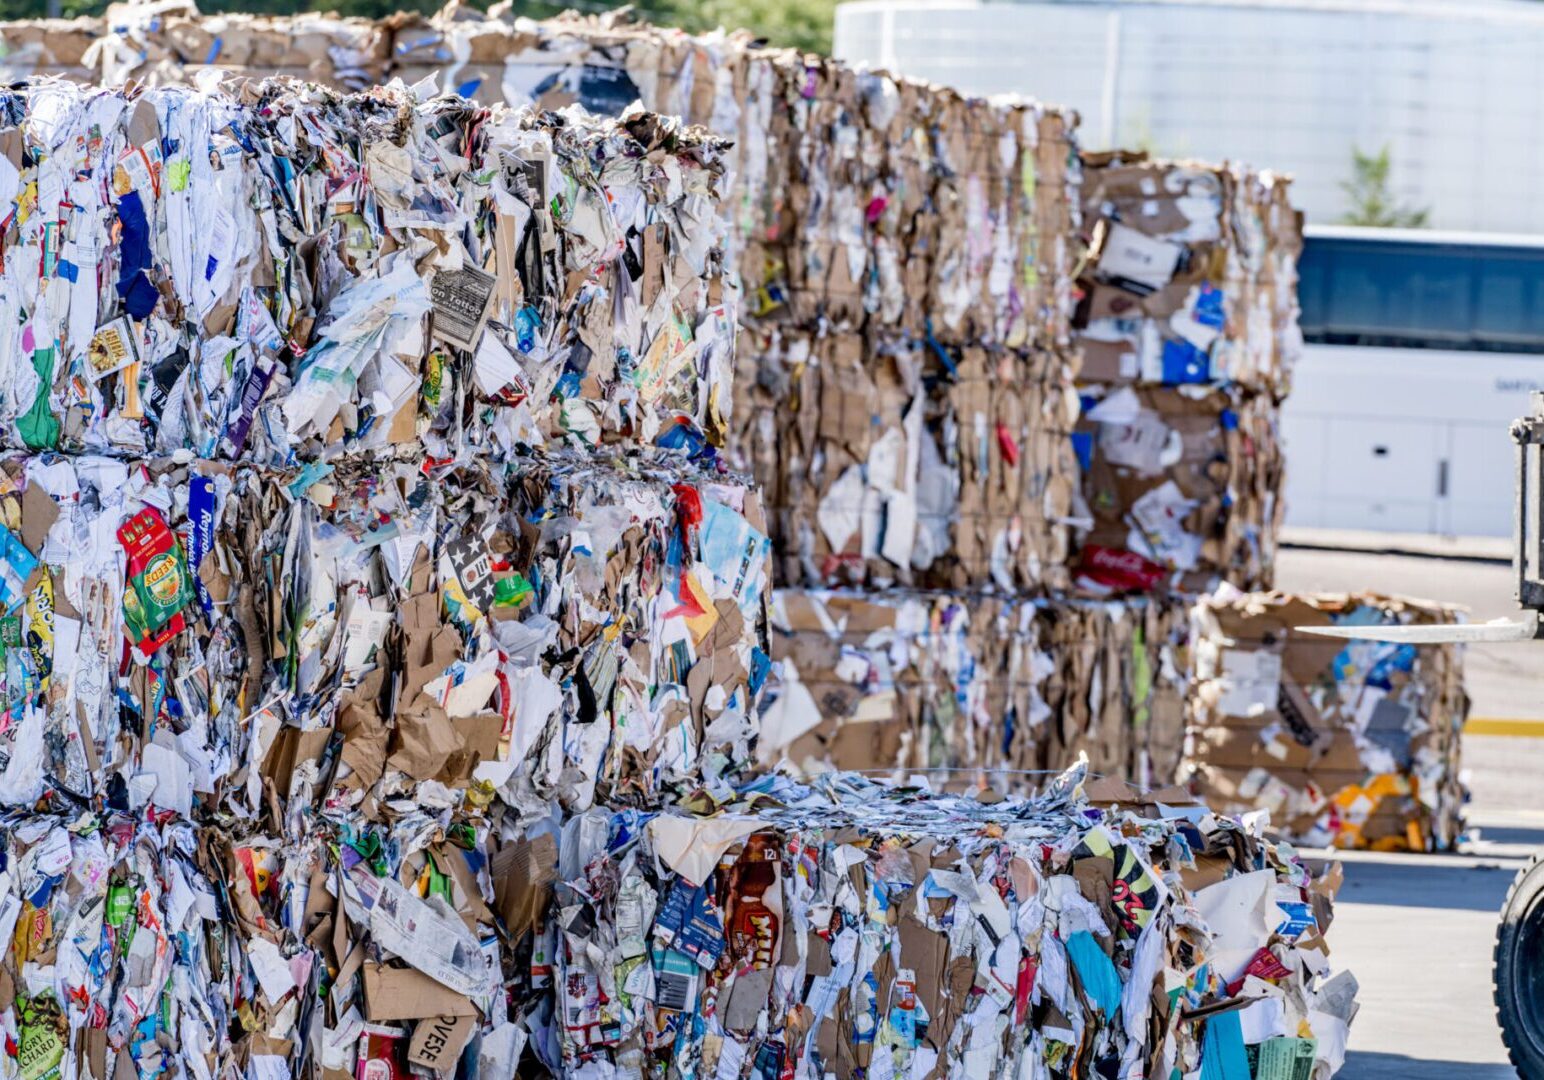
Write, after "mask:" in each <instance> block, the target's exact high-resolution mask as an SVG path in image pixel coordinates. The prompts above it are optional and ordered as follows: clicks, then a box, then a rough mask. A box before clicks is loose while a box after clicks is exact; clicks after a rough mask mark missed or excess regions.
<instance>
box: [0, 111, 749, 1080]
mask: <svg viewBox="0 0 1544 1080" xmlns="http://www.w3.org/2000/svg"><path fill="white" fill-rule="evenodd" d="M9 107H10V109H11V110H12V113H11V115H12V116H13V118H14V119H15V120H16V121H18V124H19V127H20V132H19V133H20V134H21V135H22V136H23V137H21V138H18V139H16V140H15V142H14V144H13V148H14V156H11V157H9V158H8V159H7V160H8V161H9V163H10V165H11V168H12V174H11V178H12V182H11V190H10V191H9V193H8V194H7V195H6V197H7V198H8V199H9V200H11V202H12V204H13V206H14V211H13V212H12V213H11V214H10V216H9V218H8V224H7V234H6V245H7V250H8V254H9V255H10V256H11V257H10V258H8V259H7V264H6V271H7V272H6V275H5V277H4V278H3V279H0V364H3V365H4V373H5V375H4V379H3V384H4V391H3V393H0V441H3V442H4V443H5V444H6V445H7V446H8V447H9V450H8V451H7V453H6V455H5V457H4V459H3V461H0V465H3V482H0V487H3V492H0V523H3V528H0V583H3V591H0V604H3V608H4V617H3V619H0V641H3V642H4V646H5V657H4V672H5V676H4V678H5V684H4V685H5V693H6V700H7V701H8V702H9V713H8V723H7V725H6V728H5V730H4V733H3V747H0V749H3V754H0V803H3V804H4V807H5V808H6V810H7V812H8V817H7V844H8V861H7V865H8V867H9V868H10V869H9V871H8V872H6V874H5V876H4V878H3V881H4V899H3V900H0V922H3V930H4V933H3V938H4V940H6V941H7V942H10V943H11V948H10V950H9V952H8V954H7V957H6V961H5V967H4V971H5V975H6V978H5V980H4V983H5V987H6V995H5V998H4V1002H3V1005H4V1011H3V1012H0V1018H3V1019H0V1022H3V1023H4V1025H5V1026H6V1030H7V1034H8V1036H9V1039H8V1044H9V1045H10V1046H11V1047H12V1048H13V1049H12V1053H14V1054H16V1055H18V1056H19V1060H21V1061H23V1062H25V1063H26V1068H27V1069H29V1070H34V1069H35V1067H40V1069H41V1071H34V1072H33V1074H34V1075H43V1074H44V1073H46V1072H47V1071H48V1070H49V1069H50V1068H53V1067H55V1066H59V1067H60V1068H61V1070H62V1072H63V1074H64V1075H68V1076H87V1075H89V1076H94V1077H107V1076H109V1075H112V1074H114V1072H115V1071H116V1072H119V1073H121V1072H122V1071H123V1070H125V1069H128V1070H129V1071H130V1072H135V1071H136V1070H137V1071H138V1072H139V1073H141V1074H144V1075H154V1074H156V1073H157V1072H159V1071H160V1069H161V1068H163V1067H165V1066H167V1065H169V1064H171V1063H172V1062H173V1061H175V1062H177V1063H178V1064H179V1066H180V1068H181V1070H182V1071H183V1072H184V1073H187V1074H191V1075H195V1076H212V1075H216V1074H220V1073H223V1072H225V1071H227V1070H231V1069H235V1070H238V1071H240V1070H242V1069H245V1070H247V1071H249V1072H253V1073H255V1074H263V1075H300V1074H305V1075H313V1076H326V1075H343V1074H345V1073H347V1074H349V1075H353V1074H354V1073H355V1068H356V1058H358V1059H359V1060H358V1063H357V1064H358V1068H359V1069H360V1070H362V1072H361V1074H366V1073H368V1072H369V1070H368V1068H367V1064H368V1060H369V1059H370V1057H371V1056H372V1055H374V1054H375V1053H376V1048H377V1047H378V1046H381V1045H385V1046H394V1045H395V1046H397V1049H396V1050H395V1051H393V1053H394V1054H395V1055H396V1057H398V1058H405V1057H406V1056H408V1055H413V1056H415V1059H416V1060H419V1061H420V1062H421V1061H423V1060H424V1055H425V1054H426V1053H428V1051H426V1050H424V1048H423V1046H422V1045H419V1046H416V1047H412V1048H410V1046H409V1043H408V1041H407V1038H406V1035H407V1032H406V1030H405V1029H404V1030H402V1031H400V1032H398V1031H396V1030H395V1029H375V1028H366V1027H364V1026H363V1025H366V1024H374V1023H393V1022H396V1021H399V1020H401V1019H404V1018H406V1017H412V1018H416V1017H419V1016H426V1015H434V1016H453V1017H468V1018H471V1017H474V1016H475V1017H477V1018H478V1019H477V1020H476V1021H475V1023H471V1022H470V1021H468V1023H469V1024H470V1026H468V1027H467V1028H466V1029H465V1030H461V1031H460V1032H459V1035H460V1039H461V1042H462V1043H464V1042H466V1036H468V1035H470V1034H471V1033H472V1030H473V1029H474V1028H475V1029H479V1030H480V1029H486V1034H487V1040H486V1041H485V1042H484V1043H483V1044H482V1045H483V1047H484V1050H485V1051H486V1052H487V1053H488V1054H490V1060H492V1061H495V1062H501V1063H510V1062H513V1061H514V1060H515V1059H516V1058H517V1057H518V1052H516V1051H514V1050H513V1049H512V1048H513V1047H514V1046H515V1044H516V1043H517V1042H518V1041H523V1039H524V1037H525V1036H524V1033H523V1029H522V1031H519V1032H517V1031H516V1029H514V1028H513V1027H512V1026H511V1024H510V1022H509V1017H510V1015H511V1012H510V1009H509V1007H507V995H511V994H513V995H515V996H516V997H517V998H520V999H521V1000H524V995H528V994H531V993H539V992H540V991H539V989H537V988H533V986H532V984H531V977H530V968H531V964H530V961H529V954H530V940H529V937H528V936H525V937H522V935H521V933H520V932H519V931H520V930H521V929H523V928H524V927H525V926H526V925H528V924H529V921H530V920H533V919H535V918H537V917H539V916H540V914H541V912H540V907H539V905H538V906H536V907H532V906H530V899H529V898H530V895H531V892H530V890H531V888H534V886H532V885H530V883H531V882H533V881H535V880H536V879H538V878H540V876H541V875H542V874H545V873H548V872H550V870H551V861H550V860H548V862H547V863H545V864H543V863H541V862H540V860H539V859H538V860H536V861H535V862H533V861H532V856H531V852H530V848H529V845H528V844H527V843H526V842H525V840H524V835H523V834H524V826H525V825H526V824H527V823H528V822H532V821H541V820H547V819H549V818H550V817H551V816H552V815H554V814H556V815H562V814H565V813H568V812H572V811H577V810H583V809H585V808H587V807H589V806H591V805H593V804H594V802H595V801H596V800H597V799H603V800H605V801H606V802H608V804H610V805H612V806H623V805H635V806H656V805H658V804H659V803H660V802H661V801H662V800H664V799H666V798H667V797H672V796H674V795H676V794H679V793H683V792H688V791H695V790H702V789H706V790H710V791H719V792H722V793H723V794H724V795H725V796H728V795H729V794H732V792H733V790H734V786H733V785H734V784H735V783H737V782H738V781H739V780H740V778H741V777H742V776H743V775H744V774H745V772H746V770H747V768H748V767H749V766H750V764H751V762H752V751H753V748H754V740H755V733H756V725H757V703H756V695H757V693H758V691H759V689H760V687H761V684H762V682H763V681H764V679H765V677H766V672H767V668H768V663H769V661H768V659H767V654H766V651H765V639H764V625H765V620H764V608H765V603H766V596H767V591H768V590H767V581H768V578H767V571H768V569H769V566H770V560H769V553H768V543H767V539H766V536H765V533H764V532H763V530H762V527H761V512H760V509H759V502H758V500H757V497H756V495H755V493H754V491H753V490H751V489H749V488H748V487H747V486H746V485H745V484H744V483H743V482H742V481H740V480H739V479H738V478H736V477H735V476H734V475H733V474H731V473H728V472H727V471H725V470H724V469H723V468H722V467H721V466H719V465H718V464H717V462H716V453H715V451H714V449H713V445H712V444H713V443H715V442H721V440H722V433H723V430H724V427H725V424H726V422H727V409H728V407H729V404H730V401H731V396H732V387H731V381H730V380H731V376H732V364H733V344H734V333H733V328H734V312H733V309H732V307H728V306H726V305H725V303H724V302H723V300H722V297H721V291H722V288H721V284H720V277H721V274H722V271H723V264H722V250H721V248H720V246H719V236H718V233H717V231H716V221H717V219H716V218H715V217H714V216H713V215H711V214H709V215H706V216H704V217H699V216H698V215H697V213H696V207H698V206H699V205H702V204H707V205H711V204H712V203H713V202H714V201H715V200H716V199H717V198H718V197H719V196H718V192H717V189H716V187H715V184H716V182H717V178H718V167H719V155H720V153H721V150H722V146H721V144H720V143H719V142H718V141H716V140H714V139H713V138H711V137H708V136H706V135H705V134H703V133H702V132H700V131H697V130H694V129H685V128H682V127H680V126H678V125H677V124H676V123H675V122H666V121H663V120H660V119H658V118H656V117H653V116H649V115H637V116H634V117H632V118H630V119H629V120H628V121H627V122H626V123H625V124H622V123H617V122H614V121H602V120H596V119H593V118H589V117H582V116H578V115H575V116H570V117H556V116H552V115H545V116H544V115H541V114H534V113H522V112H511V111H508V110H505V109H502V108H500V109H498V110H495V111H493V112H492V113H488V112H485V111H483V110H481V109H479V108H476V107H473V106H470V105H468V104H467V103H466V102H464V101H459V100H456V99H449V98H447V99H440V100H437V101H434V102H429V103H425V104H421V105H419V104H415V103H414V102H413V101H412V100H411V99H409V98H407V97H406V96H404V95H402V94H400V93H395V92H389V91H388V92H376V93H373V94H371V95H361V96H356V97H350V98H340V97H338V96H337V95H335V94H334V93H332V92H331V91H326V90H322V89H319V88H316V87H311V86H307V85H305V84H295V83H288V82H273V83H265V84H262V85H258V86H253V87H249V88H247V90H246V91H245V96H244V97H243V98H242V99H237V98H235V97H231V96H227V95H224V94H220V93H214V94H202V93H195V92H190V91H188V90H184V89H163V90H154V91H150V92H148V93H145V94H143V95H139V96H134V97H128V96H125V95H123V94H121V93H114V92H104V91H99V90H93V89H85V88H77V87H72V86H70V85H68V84H65V83H48V84H42V85H39V86H35V87H32V88H29V89H26V90H23V91H21V92H17V93H14V94H13V96H12V97H11V98H10V106H9ZM721 410H722V411H721ZM496 911H497V912H498V914H496V913H495V912H496ZM522 920H526V921H525V922H522ZM501 927H502V929H501ZM511 928H513V930H511ZM13 931H14V933H13ZM522 942H524V943H523V944H522ZM403 956H411V957H413V960H412V962H411V964H404V963H403V962H402V960H401V959H400V958H401V957H403ZM403 1010H406V1011H405V1012H404V1011H403ZM425 1010H428V1011H425ZM457 1023H461V1021H457ZM398 1034H400V1035H401V1036H402V1038H401V1039H400V1040H398V1039H397V1035H398ZM418 1034H419V1035H420V1036H421V1038H420V1043H421V1044H422V1043H423V1042H424V1041H425V1040H429V1039H430V1035H431V1032H430V1031H429V1030H428V1029H427V1028H425V1029H424V1030H423V1031H421V1032H418ZM446 1038H449V1036H447V1037H446ZM440 1042H441V1043H444V1045H449V1043H448V1042H445V1040H444V1039H442V1040H440ZM398 1043H400V1045H397V1044H398ZM444 1045H442V1046H441V1047H440V1048H441V1050H443V1049H444ZM458 1045H459V1044H458ZM471 1053H472V1054H473V1057H472V1058H471V1062H472V1065H473V1067H475V1065H476V1061H477V1055H478V1053H479V1051H478V1050H477V1048H476V1044H474V1046H473V1050H472V1051H471ZM40 1063H41V1065H40ZM500 1067H501V1068H508V1067H509V1066H508V1065H507V1064H503V1065H500Z"/></svg>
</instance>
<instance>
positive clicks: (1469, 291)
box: [1324, 244, 1474, 346]
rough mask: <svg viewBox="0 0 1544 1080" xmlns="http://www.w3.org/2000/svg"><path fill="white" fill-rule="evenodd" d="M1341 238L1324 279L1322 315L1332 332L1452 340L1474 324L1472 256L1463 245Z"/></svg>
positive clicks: (1436, 342) (1442, 342)
mask: <svg viewBox="0 0 1544 1080" xmlns="http://www.w3.org/2000/svg"><path fill="white" fill-rule="evenodd" d="M1401 247H1403V248H1405V250H1398V249H1392V248H1390V247H1385V246H1373V245H1370V244H1347V245H1344V246H1342V247H1340V250H1338V251H1335V252H1334V254H1333V256H1332V258H1331V259H1330V262H1329V274H1328V275H1327V280H1326V281H1325V282H1324V288H1325V291H1326V296H1327V300H1328V302H1327V304H1326V305H1325V307H1326V320H1327V322H1328V323H1329V325H1330V326H1331V327H1332V328H1334V331H1335V332H1336V333H1338V334H1347V335H1356V336H1359V337H1374V338H1416V339H1425V340H1426V341H1429V342H1430V343H1431V344H1432V345H1450V346H1451V345H1457V344H1461V343H1463V342H1465V341H1466V340H1468V339H1469V338H1470V337H1471V335H1472V332H1473V328H1474V311H1473V305H1472V302H1471V300H1472V297H1473V294H1474V288H1473V283H1474V261H1473V258H1472V257H1471V256H1470V255H1469V254H1468V253H1467V252H1465V251H1461V250H1451V251H1450V250H1443V249H1440V248H1433V247H1428V246H1424V245H1401Z"/></svg>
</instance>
